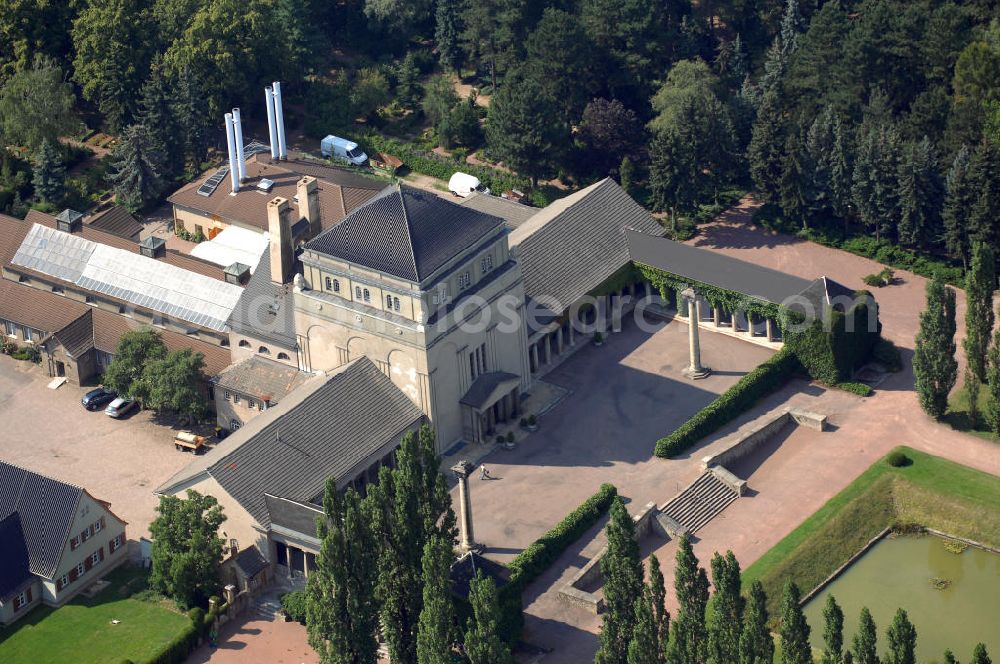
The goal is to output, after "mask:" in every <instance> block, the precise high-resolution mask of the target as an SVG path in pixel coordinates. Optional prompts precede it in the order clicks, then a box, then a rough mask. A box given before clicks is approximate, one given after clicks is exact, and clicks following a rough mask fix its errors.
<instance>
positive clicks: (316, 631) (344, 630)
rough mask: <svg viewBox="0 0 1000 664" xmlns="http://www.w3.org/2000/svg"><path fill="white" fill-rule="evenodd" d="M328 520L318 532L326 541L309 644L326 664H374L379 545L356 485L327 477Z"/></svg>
mask: <svg viewBox="0 0 1000 664" xmlns="http://www.w3.org/2000/svg"><path fill="white" fill-rule="evenodd" d="M323 512H324V514H325V517H326V518H324V519H320V520H319V521H318V523H317V526H316V530H317V534H318V536H319V539H320V541H321V542H322V544H321V545H320V553H319V555H318V556H317V557H316V569H314V570H312V571H311V572H310V573H309V582H308V584H307V585H306V597H307V599H306V629H307V631H308V633H309V645H310V646H312V648H313V649H314V650H315V651H316V652H317V653H318V654H319V658H320V661H321V662H323V663H324V664H375V662H376V661H377V660H378V643H377V641H376V640H375V630H376V629H377V627H378V607H377V606H376V604H375V598H374V593H373V591H374V587H375V545H374V541H373V539H372V534H371V530H370V528H369V526H368V519H367V517H366V516H365V515H364V513H363V512H362V510H361V499H360V497H359V496H358V494H357V492H355V491H354V489H353V488H348V489H347V491H345V492H344V493H340V491H338V490H337V483H336V481H335V480H334V479H332V478H331V479H328V480H327V482H326V488H325V491H324V493H323Z"/></svg>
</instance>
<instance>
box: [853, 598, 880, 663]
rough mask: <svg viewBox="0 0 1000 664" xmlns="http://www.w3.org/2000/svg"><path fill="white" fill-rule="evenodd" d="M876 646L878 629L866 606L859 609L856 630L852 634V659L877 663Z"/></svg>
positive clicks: (858, 661) (859, 661)
mask: <svg viewBox="0 0 1000 664" xmlns="http://www.w3.org/2000/svg"><path fill="white" fill-rule="evenodd" d="M877 646H878V631H877V630H876V629H875V621H874V620H873V619H872V614H871V612H870V611H869V610H868V607H867V606H866V607H863V608H862V609H861V618H860V619H859V621H858V631H857V632H856V633H855V634H854V647H853V648H852V651H853V652H852V654H853V660H854V661H855V662H857V664H879V658H878V652H877V651H876V648H877Z"/></svg>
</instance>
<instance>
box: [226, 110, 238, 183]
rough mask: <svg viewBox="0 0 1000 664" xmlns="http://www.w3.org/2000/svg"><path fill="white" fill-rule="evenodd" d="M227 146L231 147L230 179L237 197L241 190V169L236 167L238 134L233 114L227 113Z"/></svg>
mask: <svg viewBox="0 0 1000 664" xmlns="http://www.w3.org/2000/svg"><path fill="white" fill-rule="evenodd" d="M226 144H227V145H228V146H229V178H230V180H232V183H233V194H234V195H235V194H236V192H238V191H239V190H240V169H239V167H238V166H237V165H236V132H235V131H233V114H232V113H226Z"/></svg>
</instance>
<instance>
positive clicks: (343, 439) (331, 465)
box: [157, 357, 423, 527]
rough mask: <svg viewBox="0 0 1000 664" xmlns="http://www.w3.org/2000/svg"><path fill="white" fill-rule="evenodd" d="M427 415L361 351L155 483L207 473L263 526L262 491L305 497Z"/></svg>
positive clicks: (176, 482) (166, 488)
mask: <svg viewBox="0 0 1000 664" xmlns="http://www.w3.org/2000/svg"><path fill="white" fill-rule="evenodd" d="M422 417H423V415H422V413H421V411H420V409H418V408H417V407H416V406H415V405H414V404H413V402H412V401H410V399H409V398H407V396H406V395H405V394H403V393H402V392H401V391H400V390H399V388H397V387H396V386H395V385H394V384H393V383H392V381H391V380H389V378H388V377H387V376H386V375H385V374H383V373H382V372H381V371H379V370H378V369H377V368H376V367H375V365H374V364H372V362H371V360H369V359H368V358H366V357H362V358H360V359H358V360H355V361H354V362H351V363H349V364H346V365H344V366H343V367H340V368H338V369H337V370H335V371H333V372H330V373H327V374H320V375H318V376H316V377H314V378H312V379H310V380H308V381H306V383H304V384H303V385H302V386H300V387H299V388H298V389H296V390H293V391H292V392H291V393H290V394H289V395H288V396H286V397H285V398H284V399H283V400H282V401H281V403H279V404H278V405H277V406H276V407H274V408H268V409H267V410H265V411H264V412H263V413H261V414H260V415H258V416H257V417H255V418H253V419H252V420H250V422H248V423H247V424H246V425H245V426H243V427H242V428H240V429H239V430H238V431H236V432H234V433H232V434H230V435H229V437H228V438H226V443H225V445H220V446H218V447H216V448H215V449H213V450H212V451H210V452H209V453H208V454H205V455H204V456H203V457H201V458H200V459H197V460H195V461H193V462H192V463H191V464H190V465H189V466H188V467H187V468H185V469H184V470H182V471H181V472H180V473H178V474H176V475H175V476H174V477H172V478H171V479H170V480H168V481H167V482H166V483H165V484H163V485H162V486H161V487H159V488H158V489H157V493H172V492H173V491H174V490H175V488H179V487H181V486H183V485H184V484H186V483H188V482H190V481H192V480H193V479H195V478H197V477H200V476H202V475H204V474H205V473H207V474H208V475H210V476H211V477H213V478H215V480H216V481H217V482H218V483H219V484H220V485H221V486H222V488H223V489H224V490H225V491H226V492H227V493H229V495H230V496H232V497H233V499H235V500H236V501H237V502H238V503H239V504H240V505H242V506H243V508H244V509H246V510H247V511H248V512H249V513H250V514H251V515H252V516H253V518H254V519H255V520H256V521H257V523H259V524H260V525H261V526H263V527H267V526H268V525H270V520H269V515H268V511H267V506H266V502H265V499H264V494H265V493H268V494H271V495H273V496H281V497H283V498H289V499H291V500H295V501H300V502H307V501H310V500H312V499H313V498H315V497H316V496H318V495H319V494H320V493H321V492H322V490H323V484H324V482H325V481H326V479H327V478H328V477H341V476H343V475H344V474H345V473H347V472H348V471H349V470H351V469H352V468H353V467H354V466H355V465H356V464H357V463H358V462H360V461H362V460H364V459H365V458H366V457H368V456H369V455H371V454H373V453H375V452H376V451H378V450H379V449H380V448H381V447H383V446H384V445H385V444H386V443H388V442H389V441H391V440H392V439H393V438H395V437H396V436H398V435H399V434H400V433H402V432H403V431H405V430H406V429H409V428H411V427H414V426H415V425H416V424H417V423H419V422H420V421H421V419H422Z"/></svg>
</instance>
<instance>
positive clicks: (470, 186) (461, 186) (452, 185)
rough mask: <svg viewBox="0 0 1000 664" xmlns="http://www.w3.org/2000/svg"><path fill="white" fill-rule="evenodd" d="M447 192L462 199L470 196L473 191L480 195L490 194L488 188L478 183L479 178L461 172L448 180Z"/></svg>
mask: <svg viewBox="0 0 1000 664" xmlns="http://www.w3.org/2000/svg"><path fill="white" fill-rule="evenodd" d="M448 190H449V191H450V192H451V193H453V194H455V195H456V196H461V197H462V198H467V197H469V196H471V195H472V192H474V191H478V192H479V193H480V194H488V193H490V190H489V187H487V186H485V185H484V184H483V183H482V182H480V181H479V178H477V177H476V176H475V175H469V174H468V173H462V172H461V171H457V172H455V173H454V174H453V175H452V176H451V179H450V180H448Z"/></svg>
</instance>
